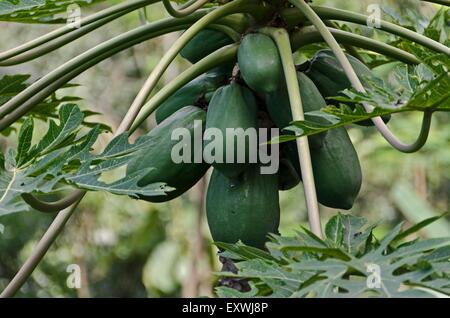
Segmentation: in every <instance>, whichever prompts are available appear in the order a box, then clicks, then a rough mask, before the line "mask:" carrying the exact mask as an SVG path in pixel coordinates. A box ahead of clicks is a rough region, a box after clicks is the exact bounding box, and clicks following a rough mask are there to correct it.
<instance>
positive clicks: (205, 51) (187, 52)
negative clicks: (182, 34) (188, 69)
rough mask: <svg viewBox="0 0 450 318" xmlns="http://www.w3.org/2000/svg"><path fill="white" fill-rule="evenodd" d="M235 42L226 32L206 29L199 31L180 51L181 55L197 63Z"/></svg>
mask: <svg viewBox="0 0 450 318" xmlns="http://www.w3.org/2000/svg"><path fill="white" fill-rule="evenodd" d="M232 43H234V42H233V40H232V39H231V38H230V37H229V36H228V35H226V34H225V33H223V32H221V31H218V30H213V29H204V30H201V31H200V32H199V33H197V34H196V35H195V36H194V37H193V38H192V39H191V40H190V41H189V42H188V43H187V44H186V45H185V47H184V48H183V49H182V50H181V51H180V55H181V56H182V57H184V58H185V59H186V60H188V61H189V62H191V63H192V64H195V63H197V62H198V61H200V60H201V59H203V58H204V57H206V56H208V55H209V54H211V53H213V52H214V51H217V50H218V49H220V48H222V47H224V46H226V45H229V44H232Z"/></svg>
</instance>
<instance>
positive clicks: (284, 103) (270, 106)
mask: <svg viewBox="0 0 450 318" xmlns="http://www.w3.org/2000/svg"><path fill="white" fill-rule="evenodd" d="M297 78H298V85H299V88H300V96H301V98H302V106H303V111H304V112H305V113H308V112H312V111H318V110H321V109H322V108H324V107H326V106H327V104H326V102H325V100H324V99H323V97H322V95H320V92H319V90H318V89H317V87H316V86H315V85H314V83H313V82H312V81H311V80H310V79H309V78H308V77H307V76H306V75H305V74H303V73H301V72H297ZM265 100H266V106H267V111H268V112H269V115H270V117H271V118H272V120H273V122H274V124H275V125H276V126H277V127H278V128H280V129H282V128H285V127H287V126H289V123H290V122H292V113H291V105H290V101H289V94H288V91H287V88H286V85H285V84H283V85H281V87H280V88H279V89H277V90H276V91H275V92H273V93H270V94H266V98H265ZM305 118H306V119H307V120H310V121H313V122H316V123H318V124H327V123H328V121H327V120H326V119H324V118H320V117H317V116H309V115H307V114H305ZM285 133H286V132H285ZM326 134H327V133H326V132H324V133H321V134H317V135H313V136H311V137H308V140H309V143H310V146H311V148H320V147H321V146H322V143H323V139H324V138H325V136H326Z"/></svg>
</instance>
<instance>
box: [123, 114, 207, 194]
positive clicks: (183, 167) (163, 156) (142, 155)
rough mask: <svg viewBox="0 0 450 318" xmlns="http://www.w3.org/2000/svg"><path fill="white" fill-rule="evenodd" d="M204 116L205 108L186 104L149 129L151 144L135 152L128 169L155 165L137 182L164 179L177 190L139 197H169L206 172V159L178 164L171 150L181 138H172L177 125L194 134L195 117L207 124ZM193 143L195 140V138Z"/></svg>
mask: <svg viewBox="0 0 450 318" xmlns="http://www.w3.org/2000/svg"><path fill="white" fill-rule="evenodd" d="M205 119H206V113H205V111H204V110H202V109H200V108H198V107H195V106H186V107H183V108H182V109H180V110H178V111H177V112H175V113H174V114H173V115H171V116H170V117H168V118H167V119H166V120H164V121H163V122H162V123H161V124H159V125H158V126H157V127H156V128H154V129H153V130H152V131H150V132H149V133H148V136H149V137H150V139H149V141H148V147H146V148H144V149H142V150H141V151H139V152H138V153H137V154H136V157H135V159H133V161H131V162H130V163H129V165H128V167H127V173H132V172H136V171H138V170H142V169H148V168H150V167H152V168H154V169H153V170H151V171H149V172H147V173H146V174H145V175H143V176H142V179H140V180H139V182H138V185H139V186H145V185H148V184H151V183H154V182H163V183H166V184H167V185H168V186H170V187H172V188H175V190H174V191H170V192H167V193H166V194H167V195H161V196H148V197H144V196H142V197H139V199H141V200H145V201H148V202H166V201H170V200H172V199H174V198H176V197H178V196H180V195H182V194H183V193H184V192H186V191H187V190H189V189H190V188H191V187H193V186H194V185H195V184H196V183H197V182H198V181H199V180H200V179H201V178H202V177H203V176H204V174H205V173H206V171H207V170H208V168H209V165H207V164H206V163H179V164H177V163H174V162H173V160H172V158H171V152H172V148H173V146H174V145H175V144H177V143H178V141H176V140H171V134H172V131H173V130H174V129H176V128H181V127H183V128H187V129H188V130H189V131H190V133H191V136H194V133H193V130H194V120H200V121H202V122H203V124H204V122H205ZM191 143H192V144H193V140H191ZM191 162H192V161H191Z"/></svg>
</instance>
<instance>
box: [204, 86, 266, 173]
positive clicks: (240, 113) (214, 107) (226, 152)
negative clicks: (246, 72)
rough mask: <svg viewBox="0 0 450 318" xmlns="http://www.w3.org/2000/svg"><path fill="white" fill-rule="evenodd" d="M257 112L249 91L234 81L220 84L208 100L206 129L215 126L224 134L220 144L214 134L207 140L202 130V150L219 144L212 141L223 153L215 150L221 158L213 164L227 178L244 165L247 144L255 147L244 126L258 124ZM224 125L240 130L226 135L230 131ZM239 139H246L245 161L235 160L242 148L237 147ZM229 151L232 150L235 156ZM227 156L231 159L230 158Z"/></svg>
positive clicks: (242, 168)
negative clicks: (203, 139) (225, 84)
mask: <svg viewBox="0 0 450 318" xmlns="http://www.w3.org/2000/svg"><path fill="white" fill-rule="evenodd" d="M257 114H258V106H257V103H256V99H255V97H254V96H253V94H252V92H251V91H250V90H249V89H248V88H246V87H244V86H241V85H239V84H237V83H235V82H233V83H231V84H229V85H227V86H223V87H221V88H219V89H218V90H217V91H216V92H215V93H214V95H213V97H212V99H211V102H210V103H209V106H208V113H207V117H206V130H207V131H209V132H212V131H213V130H212V128H216V129H217V130H218V131H219V132H220V134H221V136H222V137H223V138H222V142H220V141H219V142H220V145H219V142H216V140H215V139H214V137H213V136H211V140H208V136H207V134H205V141H204V151H205V152H207V147H208V148H209V147H212V148H218V147H213V146H214V145H218V146H220V147H221V149H222V150H223V151H222V155H221V156H220V155H218V154H216V155H217V157H219V158H218V159H219V160H220V162H217V161H216V162H213V163H212V165H213V167H214V168H216V169H217V170H219V171H220V172H222V173H223V174H224V175H226V176H227V177H229V178H235V177H237V176H238V175H239V174H240V173H241V172H242V171H244V169H246V167H247V166H248V162H249V156H250V154H249V151H250V148H251V147H250V146H256V147H257V145H251V144H250V141H249V138H246V131H247V129H248V128H256V127H257V125H258V119H257ZM227 129H240V131H236V135H235V136H227V135H229V134H227ZM229 137H231V138H229ZM239 139H240V140H244V139H245V143H244V144H243V145H242V146H243V147H245V148H244V149H245V158H244V159H245V163H243V162H240V163H238V159H239V158H238V156H237V153H238V150H239V151H242V150H241V149H239V148H238V146H239V143H238V140H239ZM208 145H209V146H208ZM230 152H233V154H234V156H233V155H232V153H230ZM227 158H231V159H233V160H232V161H233V162H230V160H227Z"/></svg>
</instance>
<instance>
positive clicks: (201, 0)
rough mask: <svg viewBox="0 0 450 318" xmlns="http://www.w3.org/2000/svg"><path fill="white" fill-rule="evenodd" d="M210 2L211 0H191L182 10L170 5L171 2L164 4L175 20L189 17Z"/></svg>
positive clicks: (165, 1)
mask: <svg viewBox="0 0 450 318" xmlns="http://www.w3.org/2000/svg"><path fill="white" fill-rule="evenodd" d="M208 2H209V0H191V1H188V2H187V3H185V4H184V5H182V6H181V7H180V8H175V7H173V6H172V4H171V3H170V0H163V4H164V7H165V8H166V10H167V12H168V13H169V14H170V15H171V16H173V17H175V18H182V17H185V16H188V15H190V14H192V13H194V12H195V11H197V10H198V9H200V8H201V7H203V6H204V5H205V4H207V3H208Z"/></svg>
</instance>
